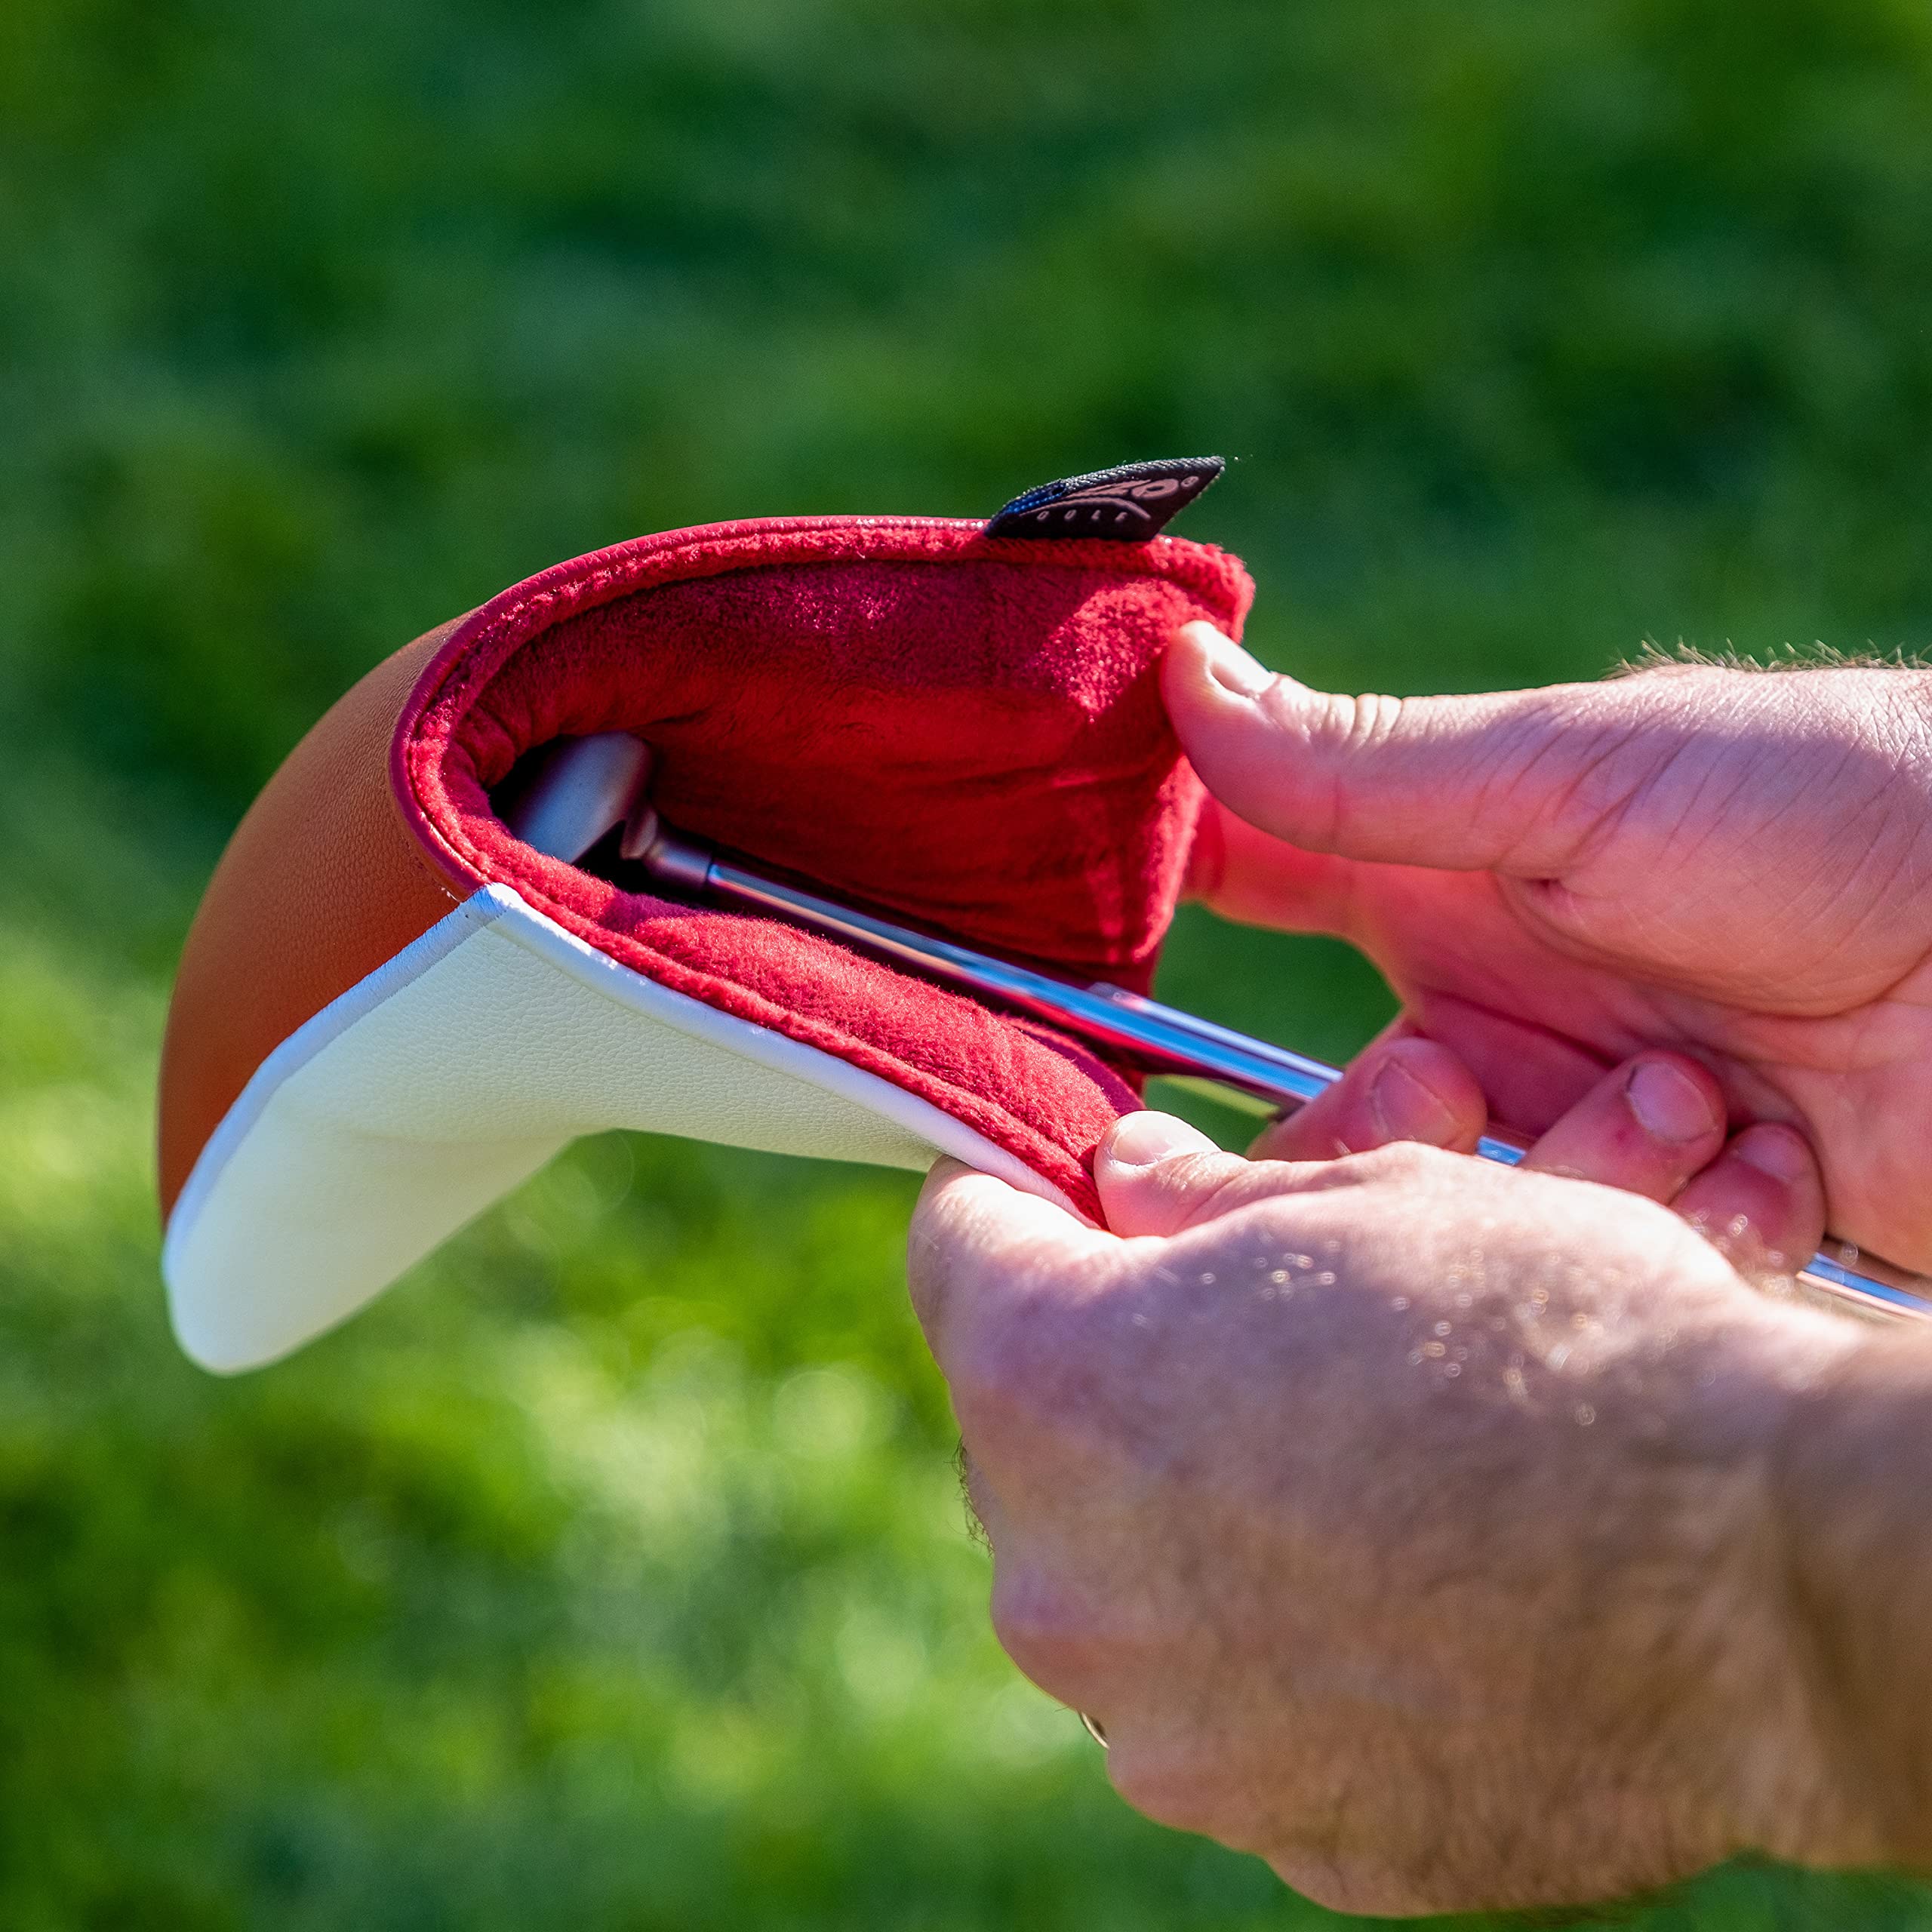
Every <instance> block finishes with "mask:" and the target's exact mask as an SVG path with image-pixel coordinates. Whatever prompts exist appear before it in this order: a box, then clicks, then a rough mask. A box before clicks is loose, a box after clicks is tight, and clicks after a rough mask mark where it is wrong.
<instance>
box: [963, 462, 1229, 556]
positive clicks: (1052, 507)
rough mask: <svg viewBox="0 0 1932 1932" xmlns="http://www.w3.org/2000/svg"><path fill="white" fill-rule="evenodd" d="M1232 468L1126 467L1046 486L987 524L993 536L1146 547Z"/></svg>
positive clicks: (1016, 499) (1182, 465) (1217, 465)
mask: <svg viewBox="0 0 1932 1932" xmlns="http://www.w3.org/2000/svg"><path fill="white" fill-rule="evenodd" d="M1225 468H1226V464H1224V463H1223V462H1222V460H1221V459H1220V457H1217V456H1183V457H1176V458H1174V460H1172V461H1171V462H1168V463H1122V464H1121V466H1120V467H1119V468H1118V469H1097V470H1095V471H1094V473H1093V475H1091V476H1069V477H1065V478H1063V479H1062V480H1061V481H1059V482H1057V483H1042V484H1041V485H1040V487H1039V488H1038V489H1037V490H1029V491H1027V492H1026V495H1025V496H1023V497H1014V500H1012V502H1011V503H1008V505H1007V506H1006V508H1005V509H1003V510H1001V512H1000V513H999V514H998V515H997V516H996V517H995V518H992V521H990V522H989V523H988V524H987V525H986V534H987V535H988V536H989V537H1105V538H1106V540H1108V541H1109V542H1110V543H1145V542H1146V540H1147V539H1148V538H1149V537H1154V536H1158V534H1160V532H1161V531H1162V530H1164V529H1165V528H1167V525H1168V523H1169V521H1171V519H1172V518H1174V516H1176V515H1178V514H1179V512H1181V511H1182V510H1184V509H1186V507H1187V506H1188V505H1189V503H1192V502H1193V500H1195V497H1198V496H1199V495H1200V494H1201V491H1203V490H1204V489H1206V488H1207V486H1208V485H1209V484H1211V482H1213V481H1214V478H1216V477H1217V476H1218V475H1220V473H1221V472H1222V471H1223V469H1225Z"/></svg>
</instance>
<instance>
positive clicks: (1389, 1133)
mask: <svg viewBox="0 0 1932 1932" xmlns="http://www.w3.org/2000/svg"><path fill="white" fill-rule="evenodd" d="M1368 1110H1369V1112H1370V1113H1371V1115H1374V1120H1375V1124H1376V1126H1377V1128H1378V1129H1379V1130H1380V1132H1381V1134H1383V1137H1384V1138H1385V1139H1387V1140H1423V1141H1426V1142H1428V1143H1429V1145H1430V1146H1441V1143H1443V1142H1444V1141H1446V1140H1448V1139H1449V1138H1450V1137H1451V1135H1453V1134H1454V1132H1455V1131H1456V1116H1455V1115H1454V1113H1453V1112H1451V1111H1450V1109H1449V1107H1448V1106H1447V1104H1446V1103H1444V1101H1443V1100H1441V1098H1440V1097H1438V1095H1437V1094H1436V1092H1435V1089H1434V1088H1432V1087H1430V1086H1428V1085H1427V1084H1425V1083H1424V1082H1423V1081H1420V1080H1418V1079H1417V1078H1416V1076H1415V1075H1414V1074H1413V1073H1411V1072H1410V1071H1409V1069H1407V1067H1406V1066H1404V1065H1403V1064H1402V1062H1401V1058H1400V1057H1399V1056H1398V1055H1396V1054H1391V1055H1390V1056H1389V1058H1388V1059H1387V1060H1384V1061H1383V1063H1382V1065H1381V1066H1379V1067H1378V1068H1377V1069H1376V1073H1375V1078H1374V1080H1373V1081H1371V1083H1370V1084H1369V1089H1368Z"/></svg>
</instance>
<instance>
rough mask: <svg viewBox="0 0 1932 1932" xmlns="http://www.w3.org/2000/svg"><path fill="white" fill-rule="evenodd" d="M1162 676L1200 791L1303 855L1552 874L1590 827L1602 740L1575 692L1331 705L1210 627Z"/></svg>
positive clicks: (1177, 650)
mask: <svg viewBox="0 0 1932 1932" xmlns="http://www.w3.org/2000/svg"><path fill="white" fill-rule="evenodd" d="M1161 681H1162V690H1163V693H1164V697H1165V698H1166V701H1167V706H1168V715H1169V716H1170V717H1171V718H1172V719H1173V721H1174V729H1175V731H1176V732H1177V734H1179V736H1180V741H1181V744H1182V746H1183V749H1185V750H1186V753H1187V755H1188V757H1189V759H1190V760H1191V761H1192V763H1193V765H1194V768H1195V771H1197V772H1198V773H1199V774H1200V775H1201V780H1202V782H1203V783H1205V785H1206V786H1207V789H1208V790H1209V791H1210V792H1212V793H1213V794H1214V796H1215V797H1216V798H1218V799H1219V800H1220V802H1221V803H1222V804H1223V805H1225V806H1226V808H1228V810H1229V811H1231V812H1232V813H1233V814H1235V816H1236V817H1238V818H1241V819H1245V820H1247V823H1249V824H1251V825H1253V826H1258V827H1259V828H1260V829H1261V830H1262V831H1263V832H1269V833H1271V834H1272V835H1273V836H1275V838H1283V839H1286V840H1287V841H1288V842H1289V843H1290V844H1294V845H1297V846H1300V847H1301V848H1303V849H1304V850H1306V851H1313V852H1326V853H1333V854H1337V855H1339V856H1340V857H1344V858H1349V859H1366V860H1380V861H1383V862H1385V863H1394V864H1398V865H1414V866H1435V867H1438V868H1441V869H1447V870H1451V871H1459V872H1469V871H1480V870H1487V869H1497V870H1502V871H1506V872H1519V873H1523V874H1547V873H1552V872H1557V871H1558V870H1559V869H1561V866H1562V865H1563V864H1564V862H1565V861H1566V860H1567V859H1568V858H1569V857H1570V856H1571V854H1572V853H1573V852H1574V851H1575V849H1576V847H1577V841H1578V840H1579V838H1580V836H1581V834H1582V832H1583V831H1584V830H1586V829H1588V828H1587V826H1586V824H1584V823H1583V822H1582V821H1581V820H1580V815H1579V814H1578V812H1577V810H1576V809H1575V806H1576V804H1577V794H1578V791H1579V787H1580V781H1582V780H1583V779H1584V778H1586V777H1587V776H1588V774H1589V773H1590V772H1591V771H1592V768H1594V767H1595V766H1596V765H1597V764H1600V763H1601V761H1602V759H1603V758H1604V754H1605V751H1606V749H1607V738H1606V734H1604V732H1603V731H1601V729H1599V728H1595V725H1594V724H1593V723H1592V722H1589V721H1585V719H1584V718H1583V717H1582V716H1581V715H1580V712H1581V711H1583V709H1586V708H1596V707H1594V706H1592V707H1586V706H1583V705H1581V704H1580V702H1579V694H1578V692H1577V690H1576V689H1574V688H1556V689H1552V690H1549V691H1511V692H1497V693H1492V694H1486V695H1483V696H1479V697H1420V698H1391V697H1332V696H1330V695H1328V694H1325V693H1323V692H1321V691H1312V690H1310V689H1309V687H1308V686H1307V685H1302V684H1297V682H1296V681H1295V680H1294V678H1287V677H1278V676H1276V675H1275V674H1273V673H1272V672H1269V671H1267V670H1265V669H1263V667H1262V666H1260V664H1259V663H1257V662H1256V661H1255V660H1254V658H1252V657H1250V656H1249V655H1248V654H1247V652H1246V651H1243V650H1242V649H1241V647H1240V646H1239V645H1237V644H1234V643H1232V642H1231V641H1229V639H1228V638H1225V637H1223V635H1221V633H1220V632H1219V631H1217V630H1216V629H1214V626H1212V625H1211V624H1206V623H1192V624H1189V625H1188V626H1186V627H1185V628H1184V629H1183V630H1182V632H1181V633H1180V637H1179V638H1178V640H1177V641H1176V643H1175V645H1174V648H1172V649H1171V651H1169V652H1168V657H1167V662H1166V663H1165V665H1164V667H1163V670H1162V680H1161ZM1597 695H1599V696H1600V694H1597ZM1606 722H1607V721H1606ZM1618 735H1619V736H1620V737H1625V736H1627V734H1626V733H1621V732H1620V734H1618Z"/></svg>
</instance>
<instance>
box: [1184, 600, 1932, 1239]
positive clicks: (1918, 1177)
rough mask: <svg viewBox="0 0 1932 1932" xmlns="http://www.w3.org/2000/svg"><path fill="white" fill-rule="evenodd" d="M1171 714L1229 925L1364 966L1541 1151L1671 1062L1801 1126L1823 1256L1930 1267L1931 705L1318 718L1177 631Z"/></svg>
mask: <svg viewBox="0 0 1932 1932" xmlns="http://www.w3.org/2000/svg"><path fill="white" fill-rule="evenodd" d="M1165 690H1166V694H1167V700H1168V709H1169V711H1170V712H1171V715H1172V716H1173V718H1174V724H1175V728H1176V729H1177V731H1179V733H1180V737H1181V740H1182V743H1183V745H1184V746H1186V749H1187V752H1188V754H1189V757H1190V758H1192V761H1193V763H1194V764H1195V768H1196V769H1197V770H1198V771H1199V772H1200V774H1201V777H1202V778H1203V779H1204V780H1205V781H1206V783H1207V785H1208V786H1209V788H1210V789H1211V791H1212V792H1214V795H1215V797H1216V798H1217V800H1218V801H1219V809H1218V811H1216V812H1215V813H1214V816H1213V817H1211V818H1210V819H1208V820H1205V821H1204V827H1203V834H1202V838H1201V842H1200V844H1199V847H1198V862H1197V867H1196V873H1195V887H1196V889H1197V890H1198V891H1199V892H1200V893H1201V894H1202V895H1203V896H1204V897H1205V898H1206V899H1207V900H1208V902H1209V903H1211V904H1212V905H1214V906H1215V907H1217V909H1219V910H1220V911H1221V912H1224V913H1226V915H1229V916H1230V917H1232V918H1238V919H1244V920H1248V921H1254V922H1257V923H1261V924H1274V925H1281V926H1286V927H1291V928H1297V929H1300V930H1306V931H1327V932H1332V933H1336V934H1340V936H1341V937H1344V938H1346V939H1349V940H1352V941H1353V942H1354V943H1356V944H1358V945H1359V946H1361V948H1362V949H1364V951H1365V952H1367V953H1368V954H1369V955H1370V956H1371V958H1374V960H1375V961H1376V962H1377V964H1378V965H1379V966H1380V968H1382V969H1383V971H1384V973H1385V974H1387V976H1388V977H1389V980H1390V981H1391V983H1392V984H1393V985H1394V986H1395V989H1396V991H1397V992H1398V995H1400V996H1401V999H1402V1001H1403V1003H1404V1009H1405V1011H1406V1013H1407V1015H1408V1016H1409V1017H1411V1019H1412V1020H1413V1021H1414V1023H1416V1024H1417V1026H1420V1028H1421V1029H1423V1030H1424V1031H1426V1032H1428V1033H1429V1035H1432V1036H1433V1037H1434V1038H1436V1039H1438V1040H1439V1041H1442V1042H1444V1044H1447V1045H1448V1046H1449V1047H1451V1048H1453V1049H1454V1051H1455V1052H1456V1053H1457V1054H1458V1055H1459V1056H1460V1057H1461V1058H1462V1059H1463V1060H1465V1061H1466V1063H1468V1064H1469V1066H1470V1067H1471V1068H1472V1069H1473V1070H1474V1072H1475V1074H1476V1075H1477V1076H1478V1078H1479V1080H1480V1081H1481V1084H1482V1086H1483V1087H1484V1089H1485V1091H1487V1094H1488V1095H1489V1097H1490V1101H1491V1106H1492V1109H1493V1110H1494V1113H1495V1114H1496V1115H1497V1117H1498V1118H1500V1119H1502V1120H1504V1121H1508V1122H1509V1124H1511V1125H1512V1126H1514V1127H1516V1128H1519V1129H1522V1130H1524V1131H1528V1132H1531V1133H1536V1132H1538V1131H1541V1130H1542V1129H1543V1128H1545V1127H1546V1126H1547V1125H1548V1124H1549V1123H1550V1122H1551V1121H1552V1120H1553V1119H1554V1118H1555V1117H1556V1116H1557V1115H1559V1114H1560V1113H1561V1112H1564V1110H1565V1109H1567V1108H1568V1107H1569V1106H1571V1105H1573V1104H1574V1103H1575V1101H1576V1100H1577V1098H1578V1097H1579V1096H1580V1095H1581V1094H1583V1093H1584V1092H1585V1091H1587V1090H1588V1089H1589V1088H1591V1087H1592V1086H1593V1085H1594V1084H1595V1083H1596V1082H1597V1081H1599V1080H1600V1079H1601V1078H1602V1075H1603V1072H1604V1067H1605V1066H1607V1065H1608V1064H1609V1063H1612V1062H1614V1061H1617V1060H1622V1059H1624V1058H1625V1057H1627V1056H1629V1055H1630V1054H1632V1053H1634V1052H1635V1051H1637V1050H1638V1048H1642V1047H1645V1046H1668V1047H1672V1048H1678V1049H1681V1051H1683V1052H1684V1054H1687V1055H1688V1056H1690V1057H1692V1058H1693V1059H1694V1060H1697V1061H1698V1062H1701V1063H1703V1065H1704V1066H1706V1067H1707V1068H1708V1069H1709V1071H1710V1072H1711V1073H1712V1074H1713V1075H1715V1078H1716V1079H1717V1081H1718V1083H1719V1085H1720V1087H1721V1091H1722V1092H1723V1093H1724V1096H1725V1098H1726V1100H1727V1105H1728V1107H1729V1109H1730V1115H1731V1118H1732V1120H1733V1121H1734V1123H1737V1124H1742V1123H1744V1122H1747V1121H1767V1120H1770V1121H1791V1122H1794V1123H1796V1124H1798V1125H1799V1126H1800V1127H1801V1128H1803V1129H1804V1131H1805V1133H1806V1134H1807V1135H1808V1136H1809V1137H1810V1140H1812V1141H1813V1143H1814V1144H1815V1145H1816V1146H1817V1149H1818V1150H1819V1152H1820V1156H1821V1158H1822V1160H1823V1168H1824V1172H1825V1177H1826V1192H1827V1198H1828V1199H1829V1204H1830V1210H1831V1217H1832V1226H1833V1228H1834V1229H1835V1232H1837V1233H1838V1234H1840V1235H1843V1236H1845V1237H1847V1238H1850V1239H1852V1240H1854V1241H1858V1242H1860V1243H1861V1244H1864V1245H1866V1246H1867V1247H1870V1248H1872V1250H1874V1251H1876V1252H1878V1253H1881V1254H1884V1255H1886V1256H1887V1257H1889V1258H1890V1259H1891V1260H1894V1261H1897V1262H1899V1263H1902V1264H1903V1265H1905V1266H1909V1267H1921V1268H1927V1267H1932V1189H1928V1188H1927V1186H1925V1184H1924V1177H1923V1174H1922V1161H1921V1150H1922V1149H1923V1148H1924V1146H1926V1145H1927V1143H1928V1140H1932V895H1928V894H1926V893H1924V891H1921V889H1920V884H1919V882H1920V881H1921V879H1922V878H1924V876H1925V875H1927V872H1932V676H1928V675H1927V674H1926V673H1923V672H1917V671H1911V670H1889V669H1886V670H1879V669H1829V670H1818V671H1805V672H1781V673H1779V674H1777V675H1765V674H1760V673H1752V672H1743V671H1732V670H1723V669H1706V668H1693V667H1684V668H1678V669H1660V670H1655V671H1650V672H1643V673H1641V674H1639V675H1635V676H1632V677H1629V678H1623V679H1620V680H1617V681H1613V682H1611V683H1607V684H1603V685H1566V686H1559V687H1556V688H1552V689H1549V690H1545V691H1526V692H1519V693H1512V694H1498V695H1493V696H1487V697H1469V698H1420V699H1409V700H1402V701H1400V702H1398V701H1397V700H1393V699H1389V698H1360V699H1357V698H1348V697H1327V696H1324V695H1321V694H1318V693H1315V692H1313V691H1309V690H1308V689H1307V688H1306V687H1303V686H1302V685H1297V684H1296V683H1295V682H1294V680H1292V679H1291V678H1270V677H1269V675H1268V674H1267V673H1266V672H1263V671H1262V670H1261V669H1260V667H1259V666H1257V665H1255V664H1254V661H1253V660H1251V659H1250V658H1248V657H1247V656H1246V654H1244V653H1242V652H1240V651H1238V650H1236V649H1235V647H1233V646H1232V645H1229V644H1228V642H1227V641H1226V639H1224V638H1220V637H1219V636H1218V635H1217V634H1216V633H1215V632H1213V631H1212V630H1211V629H1210V628H1209V627H1207V626H1203V625H1194V626H1189V629H1187V631H1186V632H1183V635H1182V638H1181V639H1180V641H1179V643H1178V644H1177V645H1176V647H1175V648H1174V651H1172V652H1171V654H1170V657H1169V660H1168V666H1167V670H1166V675H1165Z"/></svg>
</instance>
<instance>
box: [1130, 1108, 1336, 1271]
mask: <svg viewBox="0 0 1932 1932" xmlns="http://www.w3.org/2000/svg"><path fill="white" fill-rule="evenodd" d="M1353 1178H1354V1175H1353V1174H1352V1171H1350V1170H1349V1168H1347V1167H1346V1165H1343V1164H1338V1163H1337V1162H1336V1161H1250V1160H1244V1158H1242V1157H1241V1155H1238V1154H1224V1153H1223V1152H1222V1151H1221V1150H1220V1148H1218V1147H1217V1146H1215V1145H1214V1142H1213V1141H1211V1140H1209V1139H1208V1138H1207V1136H1206V1135H1205V1134H1203V1133H1201V1131H1199V1130H1198V1128H1192V1127H1190V1126H1189V1124H1187V1122H1186V1121H1184V1120H1176V1119H1175V1118H1174V1116H1173V1115H1171V1114H1160V1113H1144V1114H1128V1115H1124V1116H1123V1117H1122V1118H1121V1119H1119V1120H1117V1121H1115V1123H1114V1124H1113V1125H1112V1127H1111V1128H1109V1129H1108V1131H1107V1132H1106V1134H1104V1135H1103V1136H1102V1137H1101V1140H1100V1146H1098V1147H1097V1149H1095V1150H1094V1186H1095V1187H1096V1188H1097V1189H1099V1191H1100V1207H1101V1211H1102V1212H1103V1214H1105V1215H1106V1220H1107V1227H1108V1230H1109V1232H1111V1233H1113V1234H1116V1235H1121V1237H1123V1238H1125V1239H1128V1240H1131V1239H1133V1238H1135V1237H1136V1236H1137V1235H1162V1236H1165V1235H1177V1234H1183V1233H1185V1232H1186V1230H1187V1229H1189V1228H1198V1227H1199V1226H1201V1225H1202V1224H1203V1223H1204V1222H1207V1221H1217V1220H1220V1219H1221V1217H1223V1215H1226V1214H1234V1213H1235V1212H1236V1211H1238V1209H1240V1208H1243V1207H1248V1206H1250V1205H1251V1204H1253V1203H1254V1202H1255V1201H1266V1200H1272V1199H1274V1198H1277V1197H1278V1196H1279V1195H1284V1194H1308V1193H1311V1192H1320V1191H1321V1190H1322V1189H1324V1188H1328V1187H1336V1186H1346V1185H1348V1184H1349V1182H1350V1181H1351V1180H1352V1179H1353Z"/></svg>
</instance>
